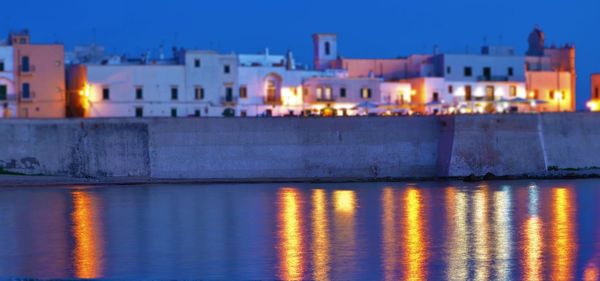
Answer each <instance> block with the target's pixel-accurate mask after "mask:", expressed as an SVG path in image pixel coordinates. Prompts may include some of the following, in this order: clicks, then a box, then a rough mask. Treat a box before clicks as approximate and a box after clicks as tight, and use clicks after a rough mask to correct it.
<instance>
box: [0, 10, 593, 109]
mask: <svg viewBox="0 0 600 281" xmlns="http://www.w3.org/2000/svg"><path fill="white" fill-rule="evenodd" d="M2 6H3V10H4V11H10V12H6V13H4V14H3V16H2V17H0V32H1V33H2V34H6V33H7V32H8V31H9V30H13V29H19V28H29V29H30V31H31V33H32V36H33V41H34V42H54V41H59V42H62V43H64V44H65V45H66V47H67V49H71V48H72V47H73V46H75V45H78V44H79V45H80V44H89V43H91V42H92V40H93V37H94V36H93V34H94V32H93V30H94V29H95V30H96V32H95V34H96V42H97V43H98V44H102V45H104V46H106V47H107V50H108V51H109V52H117V53H124V52H126V53H128V54H131V55H137V54H140V53H141V52H143V51H144V50H146V49H148V48H158V46H159V45H160V44H161V43H164V44H165V46H167V47H168V48H170V46H172V45H173V44H174V43H175V44H176V45H177V46H182V47H186V48H212V49H218V50H220V51H224V52H229V51H235V52H251V53H255V52H258V51H261V50H263V49H264V48H265V47H267V46H268V47H269V48H270V49H271V52H272V53H274V52H277V53H283V52H285V51H286V50H287V49H292V50H293V51H294V53H295V55H296V59H297V60H299V61H300V62H303V63H310V62H311V56H312V50H311V47H312V46H311V38H310V35H311V34H312V33H315V32H334V33H338V35H339V43H340V47H339V48H340V53H341V54H342V56H346V57H395V56H404V55H408V54H412V53H429V52H431V51H432V48H433V45H435V44H437V45H438V46H439V48H440V50H441V51H448V52H461V51H464V50H465V49H466V48H467V46H468V48H469V50H470V51H472V52H473V51H477V50H479V47H480V45H481V44H482V43H483V40H484V38H487V41H488V42H489V43H498V42H500V41H501V42H502V43H503V44H505V45H512V46H514V47H516V48H517V51H518V52H519V53H523V52H525V49H526V46H527V40H526V39H527V35H528V34H529V32H530V31H531V29H532V28H533V26H534V25H535V24H539V25H540V26H541V27H542V29H543V30H544V31H545V32H546V38H547V41H546V42H547V43H549V44H552V43H556V44H563V43H567V42H568V43H574V44H575V45H576V47H577V66H578V86H577V88H578V107H579V108H582V107H583V106H584V104H585V101H586V100H587V99H588V98H589V95H590V86H589V76H590V74H591V73H593V72H600V1H598V0H582V1H579V0H574V1H565V0H534V1H530V0H503V1H482V0H452V1H450V0H421V1H404V0H369V1H358V0H345V1H343V0H335V1H327V0H321V1H319V0H298V1H289V0H210V1H206V0H169V1H164V0H143V1H142V0H100V1H88V0H52V1H47V0H18V1H17V0H13V1H4V3H3V4H2Z"/></svg>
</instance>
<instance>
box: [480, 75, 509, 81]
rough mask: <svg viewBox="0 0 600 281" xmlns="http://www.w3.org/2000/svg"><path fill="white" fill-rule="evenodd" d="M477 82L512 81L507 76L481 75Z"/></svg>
mask: <svg viewBox="0 0 600 281" xmlns="http://www.w3.org/2000/svg"><path fill="white" fill-rule="evenodd" d="M477 81H489V82H507V81H511V80H510V77H509V76H505V75H481V76H477Z"/></svg>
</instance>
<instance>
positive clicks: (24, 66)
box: [21, 56, 31, 72]
mask: <svg viewBox="0 0 600 281" xmlns="http://www.w3.org/2000/svg"><path fill="white" fill-rule="evenodd" d="M30 68H31V67H30V65H29V57H28V56H24V57H22V58H21V71H22V72H29V71H30V70H31V69H30Z"/></svg>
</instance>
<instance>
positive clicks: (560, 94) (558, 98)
mask: <svg viewBox="0 0 600 281" xmlns="http://www.w3.org/2000/svg"><path fill="white" fill-rule="evenodd" d="M554 98H555V99H556V100H562V99H563V93H562V92H561V91H556V94H554Z"/></svg>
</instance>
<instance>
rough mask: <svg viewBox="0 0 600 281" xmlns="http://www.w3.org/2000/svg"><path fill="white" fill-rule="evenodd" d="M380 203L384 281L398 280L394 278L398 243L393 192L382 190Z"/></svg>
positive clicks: (388, 189)
mask: <svg viewBox="0 0 600 281" xmlns="http://www.w3.org/2000/svg"><path fill="white" fill-rule="evenodd" d="M381 201H382V208H383V209H382V211H383V217H382V218H381V224H382V227H383V240H382V243H381V250H382V252H383V275H384V280H398V276H396V270H397V268H396V264H397V262H398V252H397V247H398V241H397V239H396V237H397V228H396V206H395V204H394V190H393V189H392V188H389V187H388V188H385V189H383V193H382V198H381Z"/></svg>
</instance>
